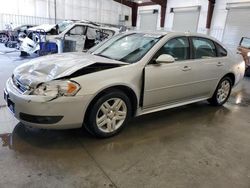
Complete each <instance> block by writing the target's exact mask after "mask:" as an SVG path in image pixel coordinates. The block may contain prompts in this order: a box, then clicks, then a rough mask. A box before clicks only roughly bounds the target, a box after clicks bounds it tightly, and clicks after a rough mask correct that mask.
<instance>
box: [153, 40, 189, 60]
mask: <svg viewBox="0 0 250 188" xmlns="http://www.w3.org/2000/svg"><path fill="white" fill-rule="evenodd" d="M162 54H168V55H171V56H173V58H174V59H175V61H183V60H187V59H189V42H188V38H187V37H177V38H173V39H170V40H169V41H167V43H166V44H165V45H164V46H163V47H161V48H160V50H159V51H158V52H157V53H156V55H155V56H154V58H153V59H152V60H153V61H154V60H155V59H157V58H158V57H159V56H160V55H162ZM152 63H153V62H152Z"/></svg>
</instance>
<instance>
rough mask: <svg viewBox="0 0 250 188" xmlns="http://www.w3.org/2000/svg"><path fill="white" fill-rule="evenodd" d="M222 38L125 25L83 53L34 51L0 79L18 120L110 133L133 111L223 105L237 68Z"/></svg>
mask: <svg viewBox="0 0 250 188" xmlns="http://www.w3.org/2000/svg"><path fill="white" fill-rule="evenodd" d="M244 69H245V65H244V62H243V61H242V62H236V61H235V60H234V58H233V57H232V55H230V53H228V52H227V50H226V49H225V47H223V45H222V44H221V43H220V42H219V41H217V40H215V39H212V38H210V37H208V36H206V35H201V34H190V33H176V32H162V33H144V32H128V33H123V34H119V35H116V36H114V37H113V38H111V39H109V40H108V41H105V42H103V43H100V44H99V45H97V46H95V47H93V48H92V49H90V50H89V51H88V52H87V53H65V54H57V55H51V56H45V57H40V58H37V59H34V60H31V61H30V62H28V63H25V64H23V65H21V66H19V67H18V68H16V69H15V71H14V73H13V76H12V77H11V78H9V80H8V81H7V83H6V90H5V99H6V101H7V105H8V107H9V109H11V111H12V112H13V114H14V115H15V117H16V118H17V119H19V120H20V121H21V122H22V123H23V124H24V125H28V126H32V127H38V128H46V129H71V128H80V127H82V126H85V127H86V128H87V129H88V130H89V131H90V132H91V133H93V134H95V135H96V136H99V137H109V136H113V135H115V134H117V133H118V132H119V131H120V130H121V129H122V128H123V127H124V125H125V124H126V122H127V121H128V120H129V118H130V117H132V116H139V115H143V114H147V113H151V112H156V111H159V110H165V109H169V108H173V107H177V106H181V105H186V104H190V103H194V102H198V101H202V100H208V101H209V102H210V103H211V104H212V105H216V106H220V105H223V104H224V103H225V102H226V101H227V99H228V97H229V95H230V92H231V89H232V87H233V86H235V85H236V84H238V82H239V81H240V80H241V79H242V78H243V76H244Z"/></svg>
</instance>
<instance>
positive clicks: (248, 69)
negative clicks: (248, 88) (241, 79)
mask: <svg viewBox="0 0 250 188" xmlns="http://www.w3.org/2000/svg"><path fill="white" fill-rule="evenodd" d="M245 76H247V77H250V67H247V68H246V70H245Z"/></svg>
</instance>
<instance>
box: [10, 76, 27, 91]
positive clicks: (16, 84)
mask: <svg viewBox="0 0 250 188" xmlns="http://www.w3.org/2000/svg"><path fill="white" fill-rule="evenodd" d="M12 81H13V83H14V85H15V86H16V87H17V88H18V89H19V90H20V91H21V92H22V93H25V92H26V91H27V90H29V87H28V86H25V85H24V84H22V83H21V82H20V81H19V80H18V79H16V78H15V77H14V76H12Z"/></svg>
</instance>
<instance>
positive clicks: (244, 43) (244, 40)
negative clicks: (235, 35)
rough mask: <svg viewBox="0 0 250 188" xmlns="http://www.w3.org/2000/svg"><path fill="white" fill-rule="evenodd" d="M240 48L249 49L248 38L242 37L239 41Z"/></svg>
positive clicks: (249, 42) (249, 39)
mask: <svg viewBox="0 0 250 188" xmlns="http://www.w3.org/2000/svg"><path fill="white" fill-rule="evenodd" d="M240 47H243V48H248V49H250V38H247V37H242V39H241V41H240Z"/></svg>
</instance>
